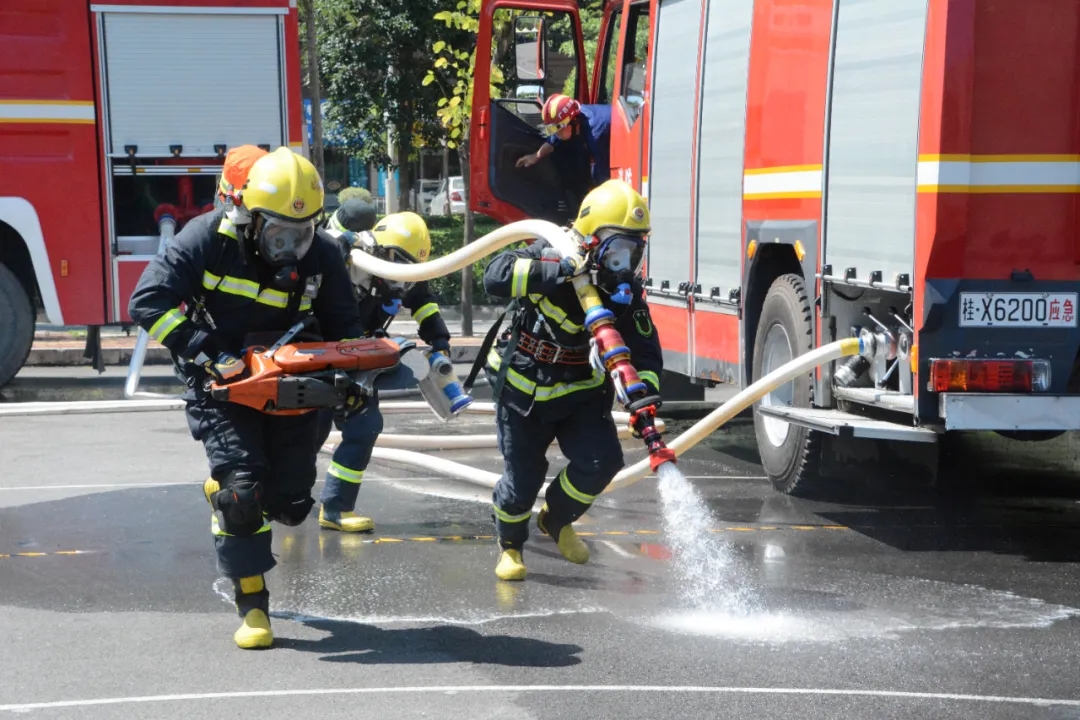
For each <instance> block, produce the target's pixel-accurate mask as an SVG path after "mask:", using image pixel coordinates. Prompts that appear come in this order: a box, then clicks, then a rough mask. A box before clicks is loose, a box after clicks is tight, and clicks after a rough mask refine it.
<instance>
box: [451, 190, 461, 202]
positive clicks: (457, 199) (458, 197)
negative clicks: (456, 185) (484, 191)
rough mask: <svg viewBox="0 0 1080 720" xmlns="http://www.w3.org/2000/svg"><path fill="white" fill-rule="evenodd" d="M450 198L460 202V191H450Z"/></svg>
mask: <svg viewBox="0 0 1080 720" xmlns="http://www.w3.org/2000/svg"><path fill="white" fill-rule="evenodd" d="M450 199H451V200H453V201H454V202H461V193H459V192H458V191H457V190H455V191H454V192H452V193H450Z"/></svg>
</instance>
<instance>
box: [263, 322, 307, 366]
mask: <svg viewBox="0 0 1080 720" xmlns="http://www.w3.org/2000/svg"><path fill="white" fill-rule="evenodd" d="M313 319H314V318H313V317H312V316H311V315H305V316H304V318H303V319H301V320H300V322H298V323H296V324H295V325H293V326H292V327H291V328H289V329H288V330H286V331H285V334H284V335H282V336H281V337H280V338H279V339H278V341H277V342H276V343H274V344H273V345H271V346H270V348H269V349H268V350H267V351H266V352H264V353H263V357H264V358H267V359H269V358H272V357H273V356H274V353H276V352H277V351H278V350H280V349H281V348H282V347H283V346H284V345H285V344H286V343H288V342H289V341H290V340H292V339H293V338H294V337H296V336H297V335H299V334H300V331H301V330H303V329H304V328H306V327H307V326H308V325H310V324H311V321H312V320H313Z"/></svg>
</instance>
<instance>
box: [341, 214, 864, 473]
mask: <svg viewBox="0 0 1080 720" xmlns="http://www.w3.org/2000/svg"><path fill="white" fill-rule="evenodd" d="M531 237H541V238H543V239H545V240H547V241H548V243H549V244H550V245H551V246H552V247H553V248H554V249H555V250H556V251H557V252H558V253H559V254H560V255H561V256H562V257H566V256H568V255H570V254H573V253H578V252H579V248H578V246H577V243H575V242H574V241H573V239H572V238H571V237H570V236H569V235H568V234H567V232H566V231H565V230H563V229H561V228H559V227H558V226H556V225H554V224H552V223H548V222H546V221H542V220H524V221H521V222H517V223H511V224H510V225H507V226H505V227H502V228H500V229H499V230H496V231H494V232H492V233H489V234H487V235H485V236H484V237H482V238H480V239H479V240H477V241H476V242H474V243H472V244H471V245H469V246H467V247H464V248H461V249H460V250H457V251H455V252H454V253H451V254H450V255H447V256H445V257H442V258H439V259H438V260H433V261H429V262H425V263H417V264H414V265H399V264H395V263H390V262H386V261H383V260H380V259H378V258H375V257H372V256H371V255H369V254H367V253H365V252H362V251H359V250H354V251H353V252H352V255H351V259H352V262H353V264H354V265H356V266H358V267H360V268H361V269H362V270H364V271H366V272H369V273H371V274H373V275H377V276H379V277H385V278H387V279H390V280H397V281H403V282H404V281H411V282H421V281H424V280H431V279H433V278H436V277H439V276H441V275H446V274H449V273H451V272H454V271H457V270H460V269H461V268H463V267H465V266H466V265H468V264H470V263H472V262H474V261H476V260H478V259H479V258H481V257H484V256H486V255H488V254H490V253H492V252H494V251H496V250H499V249H501V248H503V247H506V246H507V245H510V244H511V243H513V242H517V241H519V240H524V239H528V238H531ZM573 283H574V289H575V291H576V293H577V296H578V300H579V301H580V302H581V306H582V309H583V310H584V311H585V325H586V327H587V328H588V329H589V331H590V332H591V333H592V335H593V340H592V345H593V357H594V365H601V366H602V367H603V368H604V369H605V370H606V371H607V373H608V374H609V376H610V377H611V378H612V381H613V382H614V383H615V386H616V391H617V392H618V393H619V395H620V399H621V400H624V401H625V400H628V399H629V397H630V395H631V393H633V392H634V391H637V394H638V396H639V397H640V395H641V389H643V388H644V387H645V386H644V384H643V383H641V381H640V378H639V376H638V374H637V371H636V370H635V369H634V367H633V365H632V364H631V363H630V351H629V350H628V349H627V348H626V346H625V345H624V344H623V342H622V338H621V337H620V336H619V333H618V332H617V331H616V330H615V328H614V322H613V317H614V316H613V314H612V313H611V311H609V310H606V309H605V308H604V307H603V304H602V303H601V301H600V298H599V295H598V293H597V291H596V288H595V287H594V286H593V285H592V284H591V282H589V276H588V275H584V274H582V275H577V276H575V277H574V278H573ZM863 351H864V348H863V344H862V342H861V341H860V340H859V339H858V338H846V339H844V340H838V341H836V342H833V343H830V344H828V345H825V346H823V347H820V348H817V349H815V350H812V351H810V352H808V353H806V354H804V355H801V356H799V357H797V358H795V359H794V360H792V361H791V362H789V363H787V364H785V365H783V366H781V367H779V368H777V369H776V370H774V371H773V372H771V373H769V374H768V375H766V376H765V377H763V378H761V379H759V380H758V381H756V382H754V383H753V384H751V385H750V386H749V387H746V388H744V389H743V390H742V391H741V392H739V393H738V394H737V395H736V396H735V397H733V398H731V399H730V400H728V401H727V402H725V403H723V404H722V405H721V406H720V407H718V408H717V409H716V410H714V411H713V412H711V413H710V414H709V415H708V416H706V417H705V418H703V419H702V420H700V421H698V422H697V423H696V424H694V425H693V426H691V427H690V429H689V430H687V431H686V432H685V433H683V434H682V435H680V436H679V437H678V438H676V439H675V440H674V441H673V442H672V443H671V445H667V444H665V442H664V441H663V439H662V438H661V436H660V432H661V430H660V429H659V428H657V426H656V421H655V418H654V417H653V416H652V412H651V410H652V409H651V408H649V411H648V412H647V413H645V414H644V417H643V416H642V414H640V413H639V412H633V411H632V412H631V413H630V414H629V416H628V419H629V420H630V422H631V423H632V424H633V425H634V426H635V430H637V433H638V434H639V435H640V436H641V437H642V439H643V440H644V441H645V444H646V447H647V449H648V451H649V455H648V457H647V458H645V459H644V460H641V461H639V462H637V463H635V464H633V465H631V466H630V467H627V468H624V469H623V470H622V471H621V472H620V473H619V474H618V475H616V477H615V479H614V480H613V481H612V483H611V484H610V485H609V486H608V487H607V489H606V490H605V492H608V491H611V490H614V489H618V488H620V487H625V486H626V485H629V484H631V483H633V482H635V481H637V480H640V479H641V478H643V477H645V476H647V475H648V474H649V473H650V472H656V471H657V470H658V469H659V468H660V467H661V466H662V465H663V464H665V463H674V462H675V459H676V457H677V456H679V455H681V454H683V453H685V452H686V451H687V450H688V449H690V448H691V447H693V446H694V445H697V444H698V443H700V442H701V441H702V440H704V439H705V438H706V437H708V436H709V435H710V434H711V433H713V432H714V431H715V430H716V429H717V428H719V427H720V426H721V425H723V424H724V423H726V422H728V421H729V420H730V419H731V418H733V417H735V416H736V415H737V414H739V413H740V412H742V411H743V410H745V409H746V408H748V407H750V406H751V405H753V404H754V403H755V402H757V401H758V400H760V399H761V398H763V397H765V396H766V395H768V394H769V393H770V392H772V391H773V390H775V389H776V388H778V387H781V386H782V385H784V384H786V383H788V382H791V381H792V380H794V379H795V378H797V377H799V376H800V375H804V374H806V373H809V372H811V371H812V370H814V369H815V368H817V367H818V366H819V365H823V364H825V363H828V362H831V361H833V360H836V359H838V358H841V357H845V356H850V355H856V354H859V353H861V352H863ZM624 404H629V403H625V402H624ZM630 407H631V408H632V407H633V405H632V404H630ZM414 446H415V445H414ZM373 457H375V458H377V459H382V460H387V461H391V462H399V463H403V464H408V465H416V466H420V467H423V468H425V469H428V470H432V471H435V472H439V471H440V468H442V469H443V470H442V472H443V473H444V474H448V475H451V476H454V477H458V478H460V479H464V480H468V481H472V482H477V483H479V484H481V485H485V486H489V487H492V486H494V484H495V482H496V481H497V480H498V477H499V476H498V475H495V474H494V473H489V472H486V471H482V470H479V469H476V468H469V467H468V466H465V465H461V464H459V463H452V462H450V461H448V460H445V459H443V458H434V457H431V456H427V455H423V454H422V453H414V452H410V451H407V450H401V449H394V448H379V447H377V448H375V451H374V454H373Z"/></svg>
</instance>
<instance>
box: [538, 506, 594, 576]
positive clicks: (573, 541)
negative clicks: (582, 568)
mask: <svg viewBox="0 0 1080 720" xmlns="http://www.w3.org/2000/svg"><path fill="white" fill-rule="evenodd" d="M547 516H548V506H547V505H544V507H542V508H540V513H539V514H538V515H537V516H536V526H537V527H539V528H540V531H541V532H543V533H544V534H545V535H551V533H550V532H548V530H547V528H545V527H544V521H545V520H547ZM555 545H556V546H557V547H558V548H559V552H560V553H562V556H563V557H564V558H566V559H567V560H569V561H570V562H572V563H575V564H577V565H584V564H585V563H587V562H589V547H588V546H587V545H586V544H585V541H584V540H582V539H581V538H579V537H578V535H577V532H576V531H575V530H574V526H573V525H571V524H567V525H563V526H562V527H561V528H559V536H558V538H556V540H555Z"/></svg>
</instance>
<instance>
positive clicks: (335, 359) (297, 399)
mask: <svg viewBox="0 0 1080 720" xmlns="http://www.w3.org/2000/svg"><path fill="white" fill-rule="evenodd" d="M308 322H309V320H308V318H305V319H304V320H301V321H300V322H298V323H297V324H296V325H294V326H293V327H291V328H290V329H289V331H288V332H286V333H285V334H284V335H283V336H282V337H281V339H280V340H278V341H277V342H276V343H275V344H274V345H273V346H271V347H270V348H263V347H259V346H255V347H250V348H248V349H247V351H246V352H245V353H244V364H245V365H247V370H245V377H244V378H242V379H240V380H237V381H235V382H231V383H229V384H227V385H218V384H217V383H213V384H211V386H210V395H211V397H213V398H214V399H215V400H220V401H223V402H233V403H237V404H240V405H246V406H247V407H251V408H255V409H256V410H259V411H261V412H264V413H269V414H272V415H302V414H304V413H308V412H311V411H312V410H316V409H320V408H338V409H341V408H344V407H345V405H346V402H347V401H348V400H350V399H353V398H356V397H361V398H362V397H366V396H370V395H371V393H372V382H373V381H374V378H375V376H377V375H379V374H380V373H382V372H385V371H387V370H393V369H394V368H396V367H397V365H398V363H399V362H400V356H401V352H402V350H403V348H402V347H400V346H399V345H398V344H397V343H395V342H394V341H393V340H390V339H388V338H366V339H362V340H343V341H341V342H302V343H292V344H287V343H288V342H289V340H291V339H292V338H294V337H296V335H297V334H298V333H299V332H300V331H301V330H303V329H304V327H305V326H306V325H307V324H308Z"/></svg>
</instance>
